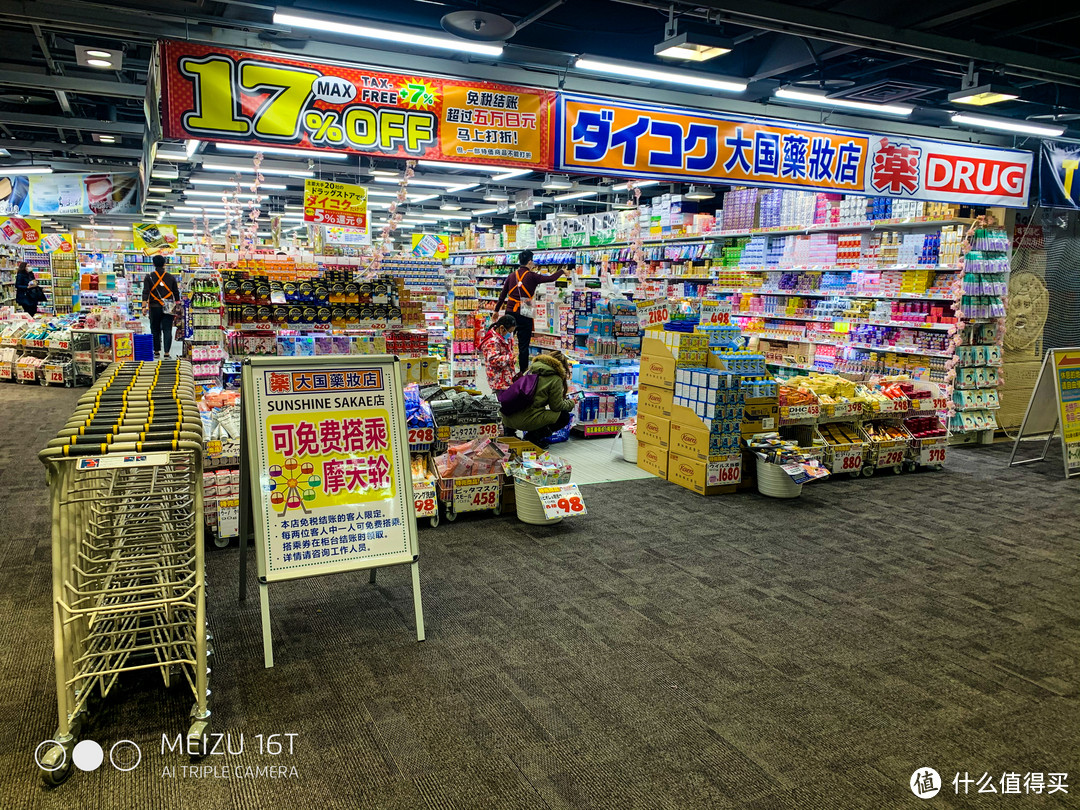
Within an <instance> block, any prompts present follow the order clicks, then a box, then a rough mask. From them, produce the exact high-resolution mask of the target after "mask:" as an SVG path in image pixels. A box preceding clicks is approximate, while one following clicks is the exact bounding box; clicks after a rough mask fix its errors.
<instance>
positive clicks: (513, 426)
mask: <svg viewBox="0 0 1080 810" xmlns="http://www.w3.org/2000/svg"><path fill="white" fill-rule="evenodd" d="M528 373H529V374H535V375H536V377H537V380H536V391H535V393H534V394H533V398H532V402H530V403H529V404H528V405H526V406H525V407H524V408H523V409H521V410H520V411H517V412H516V413H513V414H510V415H506V414H504V415H503V427H505V428H506V429H507V430H523V431H525V441H527V442H532V443H533V444H535V445H538V446H540V447H547V445H548V438H549V437H550V436H551V434H552V433H554V432H555V431H556V430H560V429H561V428H564V427H566V426H567V425H569V424H570V412H571V411H572V410H574V401H573V400H572V399H570V398H569V397H567V393H566V392H567V388H566V384H567V381H568V380H569V379H570V364H569V363H568V362H567V360H566V357H565V356H564V355H563V354H562V352H551V353H550V354H539V355H537V356H536V357H535V358H533V362H532V365H531V366H529V371H528Z"/></svg>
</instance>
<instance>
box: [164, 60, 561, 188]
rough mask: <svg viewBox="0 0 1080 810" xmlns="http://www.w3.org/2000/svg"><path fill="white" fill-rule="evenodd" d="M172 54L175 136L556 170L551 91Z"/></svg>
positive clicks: (167, 122)
mask: <svg viewBox="0 0 1080 810" xmlns="http://www.w3.org/2000/svg"><path fill="white" fill-rule="evenodd" d="M161 55H162V59H161V64H162V68H161V70H162V82H161V86H162V119H163V124H164V132H165V135H166V136H167V137H170V138H196V139H200V140H206V141H230V142H236V143H249V144H255V145H260V146H268V147H269V146H279V147H281V146H285V147H293V146H295V147H298V148H304V149H316V150H318V149H325V150H328V151H334V152H356V153H361V154H379V155H389V156H393V157H400V158H426V159H432V160H447V161H461V162H472V163H484V164H489V165H491V164H494V165H506V166H522V167H524V166H528V167H531V168H537V169H547V168H550V164H551V140H550V139H551V117H552V108H553V106H554V94H553V93H551V92H549V91H546V90H536V89H531V88H524V87H513V86H509V85H501V84H491V83H487V82H476V81H469V80H462V81H458V80H455V79H449V78H438V77H431V76H420V75H417V74H397V73H386V72H383V71H376V70H371V69H368V68H365V67H362V66H358V65H347V64H339V63H335V62H320V61H312V60H310V59H304V58H290V57H284V56H278V55H269V54H254V53H245V52H241V51H233V50H228V49H224V48H218V47H214V46H206V45H195V44H192V43H187V42H173V41H165V42H163V43H162V45H161Z"/></svg>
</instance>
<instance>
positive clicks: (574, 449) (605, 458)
mask: <svg viewBox="0 0 1080 810" xmlns="http://www.w3.org/2000/svg"><path fill="white" fill-rule="evenodd" d="M548 452H549V453H551V454H552V455H555V456H559V457H560V458H565V459H566V460H567V461H569V462H570V464H571V466H572V467H573V470H574V474H573V481H574V483H575V484H606V483H610V482H612V481H636V480H638V479H640V478H652V477H653V475H652V473H648V472H645V470H643V469H641V468H640V467H638V466H637V464H631V463H630V462H628V461H625V460H624V459H623V454H622V440H621V439H619V438H618V437H616V438H614V439H579V438H576V437H574V436H571V437H570V439H569V440H568V441H565V442H561V443H559V444H553V445H551V446H550V447H549V448H548Z"/></svg>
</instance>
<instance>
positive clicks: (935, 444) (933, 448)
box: [919, 439, 948, 466]
mask: <svg viewBox="0 0 1080 810" xmlns="http://www.w3.org/2000/svg"><path fill="white" fill-rule="evenodd" d="M946 447H948V442H947V441H946V440H945V439H937V440H934V439H923V441H922V444H921V445H919V464H922V465H924V466H925V465H928V464H944V463H945V448H946Z"/></svg>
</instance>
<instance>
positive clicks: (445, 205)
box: [439, 200, 461, 211]
mask: <svg viewBox="0 0 1080 810" xmlns="http://www.w3.org/2000/svg"><path fill="white" fill-rule="evenodd" d="M439 210H440V211H460V210H461V204H460V203H456V202H454V201H453V200H443V201H442V202H441V203H439Z"/></svg>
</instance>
